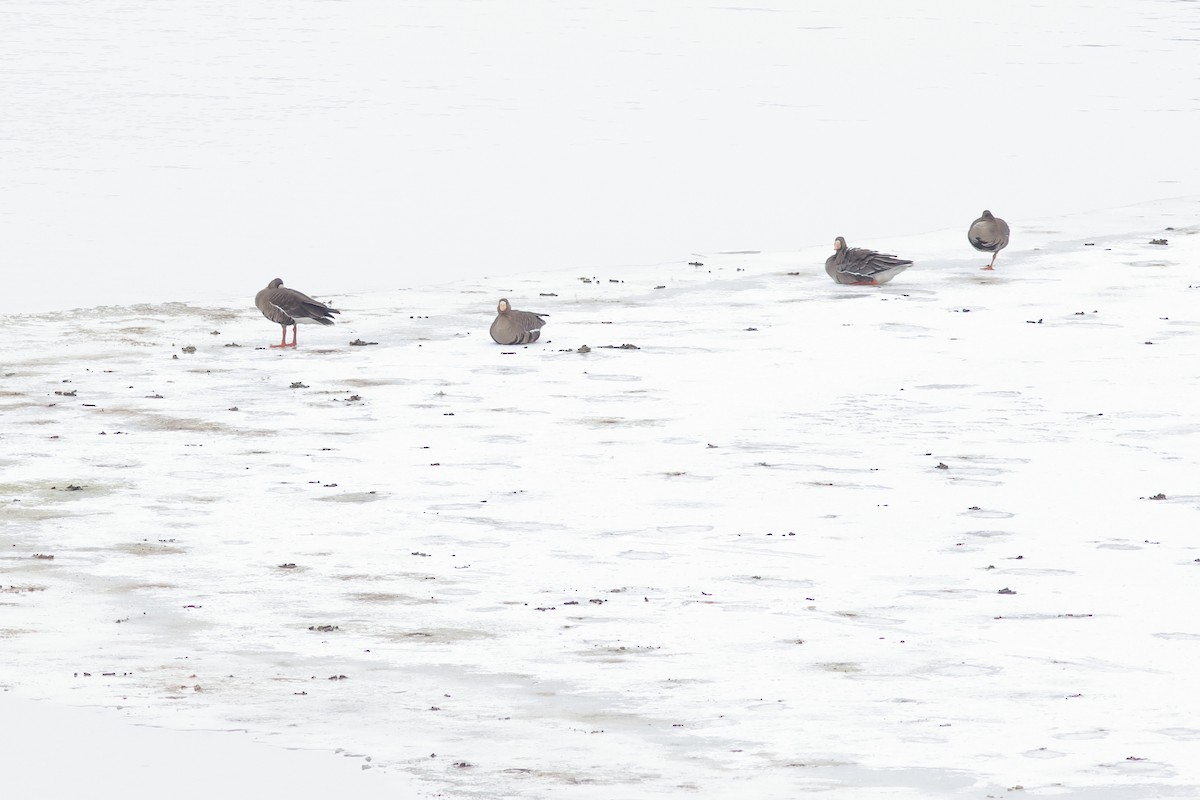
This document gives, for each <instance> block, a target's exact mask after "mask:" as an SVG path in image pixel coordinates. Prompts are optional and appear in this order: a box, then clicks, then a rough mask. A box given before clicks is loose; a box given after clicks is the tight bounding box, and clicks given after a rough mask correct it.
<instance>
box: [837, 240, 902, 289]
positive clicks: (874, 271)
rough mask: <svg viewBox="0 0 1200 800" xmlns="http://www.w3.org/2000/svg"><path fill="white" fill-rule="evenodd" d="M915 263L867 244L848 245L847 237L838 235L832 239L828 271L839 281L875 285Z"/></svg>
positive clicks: (884, 281)
mask: <svg viewBox="0 0 1200 800" xmlns="http://www.w3.org/2000/svg"><path fill="white" fill-rule="evenodd" d="M912 263H913V262H911V261H907V260H905V259H903V258H896V257H895V256H891V255H887V254H886V253H877V252H875V251H874V250H868V249H867V248H865V247H847V246H846V240H845V239H843V238H842V237H841V236H839V237H837V238H836V239H834V240H833V255H831V256H830V257H829V258H827V259H825V271H826V272H827V273H829V277H831V278H833V279H834V280H835V281H837V282H838V283H849V284H855V285H867V286H876V285H878V284H881V283H887V282H888V281H890V280H891V279H892V278H894V277H896V276H897V275H899V274H900V273H901V272H903V271H904V270H906V269H908V268H909V267H911V266H912Z"/></svg>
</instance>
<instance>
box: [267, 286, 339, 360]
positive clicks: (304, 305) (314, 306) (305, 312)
mask: <svg viewBox="0 0 1200 800" xmlns="http://www.w3.org/2000/svg"><path fill="white" fill-rule="evenodd" d="M254 305H256V306H258V310H259V311H261V312H262V313H263V316H264V317H266V318H267V319H269V320H271V322H274V323H276V324H278V325H281V326H283V338H282V340H281V341H280V342H279V344H273V345H271V347H295V346H296V323H297V322H315V323H318V324H320V325H332V324H333V315H334V314H340V313H342V312H341V311H338V310H337V309H336V308H330V307H329V306H327V305H325V304H324V303H322V302H321V301H320V300H314V299H312V298H311V297H309V296H308V295H306V294H305V293H304V292H297V291H296V290H295V289H288V288H287V287H285V286H284V285H283V281H282V280H281V279H279V278H276V279H275V280H273V281H271V282H270V283H268V284H267V288H265V289H263V290H262V291H260V292H259V293H258V294H256V295H255V296H254ZM288 325H291V326H292V341H291V342H289V341H288V340H287V326H288Z"/></svg>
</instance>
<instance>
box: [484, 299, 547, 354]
mask: <svg viewBox="0 0 1200 800" xmlns="http://www.w3.org/2000/svg"><path fill="white" fill-rule="evenodd" d="M496 312H497V313H496V319H495V320H493V321H492V328H491V330H489V331H488V333H490V334H491V335H492V341H494V342H495V343H496V344H508V345H513V344H529V343H530V342H536V341H537V340H538V336H540V335H541V333H542V332H541V330H540V329H541V327H542V326H543V325H545V324H546V320H544V319H542V317H543V316H545V315H543V314H534V313H533V312H532V311H515V310H513V307H512V306H510V305H509V304H508V298H506V297H505V298H501V299H500V303H499V304H498V305H497V306H496Z"/></svg>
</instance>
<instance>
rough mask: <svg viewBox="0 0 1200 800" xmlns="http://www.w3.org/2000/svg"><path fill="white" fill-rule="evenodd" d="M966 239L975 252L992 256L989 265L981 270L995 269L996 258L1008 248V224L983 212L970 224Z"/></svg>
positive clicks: (987, 212) (988, 212) (990, 213)
mask: <svg viewBox="0 0 1200 800" xmlns="http://www.w3.org/2000/svg"><path fill="white" fill-rule="evenodd" d="M967 239H969V240H970V241H971V246H972V247H974V248H975V249H976V250H980V251H982V252H984V253H991V254H992V261H991V263H990V264H988V265H987V266H986V267H982V269H995V267H996V256H997V255H999V253H1000V251H1001V250H1003V249H1004V248H1006V247H1008V223H1007V222H1005V221H1004V220H1002V219H1000V218H999V217H994V216H992V212H990V211H984V212H983V216H982V217H980V218H979V219H977V220H975V221H974V222H972V223H971V227H970V228H969V229H968V230H967Z"/></svg>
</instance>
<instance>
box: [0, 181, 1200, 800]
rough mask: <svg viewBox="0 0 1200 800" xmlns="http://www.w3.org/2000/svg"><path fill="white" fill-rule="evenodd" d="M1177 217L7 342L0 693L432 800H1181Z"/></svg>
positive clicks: (1181, 245)
mask: <svg viewBox="0 0 1200 800" xmlns="http://www.w3.org/2000/svg"><path fill="white" fill-rule="evenodd" d="M1198 210H1200V202H1198V201H1197V200H1195V199H1191V200H1178V201H1168V202H1161V203H1156V204H1150V205H1145V206H1139V207H1134V208H1124V209H1116V210H1114V211H1111V212H1106V213H1103V214H1088V215H1082V216H1079V217H1075V218H1067V219H1059V220H1046V221H1020V222H1016V221H1014V229H1015V230H1018V231H1020V238H1019V239H1017V238H1016V236H1014V242H1015V244H1014V245H1013V246H1012V247H1010V248H1009V250H1008V251H1006V256H1007V258H1006V260H1005V262H1003V263H1002V265H1001V267H1000V268H998V269H997V271H996V272H995V273H984V272H980V271H979V267H980V266H981V264H982V263H984V262H985V261H986V259H982V258H980V256H979V254H978V253H975V252H974V251H973V250H971V249H970V247H969V245H968V244H967V243H966V242H965V236H964V234H963V231H961V230H952V231H950V230H948V231H943V232H939V233H934V234H927V235H923V236H917V237H911V238H900V239H893V240H888V242H887V247H888V248H889V249H894V250H897V251H900V252H903V253H906V254H908V255H910V256H912V257H914V258H916V260H917V264H916V266H914V267H913V268H912V269H910V270H908V271H907V272H906V273H905V274H904V275H903V276H902V279H897V280H896V281H894V282H893V283H892V284H889V285H888V286H885V287H877V288H876V287H842V286H837V285H835V284H833V283H832V282H830V281H829V280H828V278H827V277H826V276H825V275H824V269H823V259H824V256H825V255H826V250H827V248H814V249H812V250H811V251H802V252H799V253H775V254H771V253H741V254H725V255H722V254H706V255H704V256H703V257H702V259H701V260H702V262H703V266H699V267H697V266H691V265H688V264H686V263H684V262H682V261H680V262H678V263H675V264H671V265H666V266H663V267H657V268H647V269H643V270H626V271H621V272H612V273H605V274H596V275H587V276H580V275H574V274H569V273H542V274H531V275H525V276H517V277H512V278H509V279H502V280H501V279H498V280H486V281H478V282H471V281H467V282H460V283H456V284H452V285H447V286H443V287H434V288H428V289H418V290H406V291H392V292H384V293H378V292H376V293H370V294H362V295H353V294H331V293H322V292H320V291H319V287H308V288H311V289H313V290H314V291H313V292H312V294H313V295H314V296H315V297H318V298H319V299H321V300H327V301H331V302H332V304H334V305H335V306H337V307H339V308H341V309H343V315H342V320H341V321H340V322H339V324H338V325H336V326H335V327H331V328H315V327H310V328H308V329H306V330H307V331H308V336H307V337H306V340H305V342H303V343H302V344H301V346H300V347H299V348H298V349H297V350H296V351H294V352H280V351H271V350H267V349H263V348H264V347H265V345H267V344H270V343H273V342H274V341H275V337H276V336H277V331H276V327H277V326H275V325H273V324H272V323H270V322H269V321H267V320H265V319H263V318H262V316H261V315H260V314H258V312H257V311H256V310H255V309H254V308H253V307H250V306H249V301H248V299H241V300H239V299H238V298H229V299H228V300H227V301H226V302H224V303H220V304H217V305H214V306H211V307H197V306H189V305H186V304H182V303H168V304H159V305H146V306H136V307H125V308H116V307H108V308H98V309H91V310H83V311H76V312H64V313H52V314H45V315H37V316H24V317H10V318H8V319H7V320H5V322H4V323H3V335H4V340H5V342H6V346H7V347H8V348H9V349H8V353H9V355H8V356H7V357H6V363H5V365H4V382H5V383H4V386H5V388H4V392H5V394H4V409H3V413H4V419H5V421H6V425H5V429H4V432H3V442H4V453H5V462H6V463H5V474H6V475H8V476H9V477H8V478H7V479H6V481H5V484H4V486H3V490H4V497H3V500H4V513H3V521H4V527H3V535H4V542H5V545H6V546H5V551H6V552H5V554H4V560H3V562H2V564H3V570H4V573H3V585H4V594H3V596H2V597H3V601H4V604H3V606H0V608H2V612H0V613H2V614H3V617H2V618H0V619H2V625H0V627H2V630H3V632H4V641H5V642H7V643H8V644H9V645H10V646H8V647H6V648H5V649H4V651H3V653H4V661H5V670H4V673H5V675H6V676H7V679H6V682H7V683H8V684H9V685H10V686H11V687H12V688H13V689H14V690H16V691H17V692H19V693H20V694H21V695H24V696H28V697H37V698H47V699H55V700H59V701H67V702H70V703H71V704H82V705H101V706H119V707H121V708H122V709H123V713H124V714H125V715H127V716H128V717H130V718H131V719H133V720H137V721H139V722H148V723H153V724H158V725H166V726H169V727H173V728H205V729H239V730H247V731H249V732H250V733H251V734H252V735H253V736H254V737H255V738H256V739H261V740H263V741H268V742H271V743H274V744H279V745H285V746H289V747H306V748H324V749H327V750H333V749H335V748H343V749H344V750H346V751H348V752H351V753H355V754H360V755H361V756H363V757H365V756H368V755H369V756H370V757H371V761H370V762H369V765H370V766H371V767H373V771H375V772H380V771H383V772H387V773H394V774H395V775H397V776H403V777H404V778H405V779H406V780H410V781H411V782H412V785H413V787H414V788H413V789H412V793H411V796H432V795H433V794H435V793H438V792H440V793H442V794H443V795H444V796H475V795H481V794H482V795H484V796H505V797H549V796H567V797H587V798H592V797H595V798H601V797H606V798H607V797H654V796H669V795H674V794H678V793H681V792H696V793H700V794H703V795H705V796H718V797H726V796H728V797H732V796H747V795H748V794H753V795H754V796H756V797H769V798H776V797H778V798H784V797H794V796H795V795H796V794H797V792H801V791H809V790H817V789H821V790H825V791H828V792H830V793H832V795H833V796H845V797H869V796H880V797H885V796H886V797H914V798H915V797H929V796H986V794H989V793H990V794H993V795H997V794H998V793H1003V792H1004V790H1005V789H1007V788H1010V787H1012V786H1015V785H1021V786H1024V787H1025V790H1026V791H1027V792H1030V793H1035V794H1036V793H1041V794H1045V795H1046V796H1051V795H1057V796H1067V797H1072V796H1077V797H1096V796H1106V797H1151V796H1153V797H1185V796H1188V795H1190V794H1194V793H1195V791H1196V790H1197V787H1198V786H1200V775H1198V774H1197V767H1196V765H1195V763H1196V762H1195V759H1194V758H1192V757H1191V751H1192V749H1194V746H1195V740H1196V739H1197V738H1198V737H1200V728H1197V727H1196V725H1195V719H1196V716H1197V712H1198V711H1200V709H1198V708H1197V707H1196V700H1195V697H1194V693H1193V692H1192V691H1191V686H1192V682H1193V677H1192V676H1193V670H1192V664H1193V663H1194V659H1195V657H1196V648H1197V646H1200V631H1198V630H1197V629H1196V626H1195V621H1194V615H1193V614H1192V609H1191V603H1190V602H1189V601H1188V598H1190V597H1191V596H1193V592H1194V586H1195V575H1196V570H1197V569H1200V566H1198V565H1197V562H1196V559H1197V557H1198V556H1200V552H1198V551H1200V548H1198V547H1197V543H1196V539H1195V530H1196V520H1197V511H1198V510H1200V495H1197V494H1196V486H1197V485H1200V484H1198V483H1197V477H1198V476H1200V471H1198V470H1197V460H1198V456H1200V442H1198V441H1197V438H1198V433H1200V427H1198V426H1197V424H1196V423H1195V421H1194V420H1193V419H1192V418H1191V414H1190V411H1189V410H1188V409H1189V408H1190V407H1191V403H1190V402H1189V401H1188V398H1194V397H1195V396H1196V390H1197V380H1198V376H1197V372H1196V367H1195V365H1196V364H1197V363H1200V361H1198V360H1197V356H1200V339H1198V338H1197V330H1198V329H1200V318H1198V317H1197V315H1196V312H1195V298H1196V297H1197V296H1200V294H1197V293H1200V288H1196V287H1197V286H1198V285H1200V284H1197V283H1196V282H1195V281H1196V279H1195V277H1194V276H1193V275H1192V268H1193V266H1194V265H1195V264H1196V263H1197V256H1200V237H1197V236H1196V235H1195V234H1196V232H1197V231H1200V226H1197V224H1196V218H1197V211H1198ZM968 221H969V220H968ZM1166 228H1173V229H1174V230H1169V231H1168V230H1165V229H1166ZM1160 236H1161V237H1164V238H1167V239H1168V244H1167V245H1165V246H1163V245H1154V244H1150V240H1151V239H1152V238H1156V237H1160ZM863 244H864V245H871V246H874V245H881V243H878V242H863ZM585 278H586V280H584V279H585ZM659 286H661V287H663V288H656V287H659ZM501 295H504V296H508V297H510V298H521V300H520V303H521V306H522V307H525V308H529V309H530V310H537V311H539V312H545V313H547V314H549V317H548V319H549V322H548V324H547V326H546V328H544V329H543V333H544V336H545V341H544V342H541V343H538V344H537V345H533V346H529V347H517V348H509V347H502V346H498V345H495V344H493V343H492V342H491V341H490V339H489V338H488V336H487V326H488V325H489V324H490V321H491V319H492V317H493V315H494V308H495V300H496V298H497V297H499V296H501ZM517 302H518V301H517V300H515V299H514V304H516V303H517ZM70 332H73V333H70ZM68 333H70V335H66V334H68ZM355 339H361V340H363V341H369V342H378V344H376V345H368V346H353V347H352V346H349V345H348V342H350V341H352V340H355ZM585 344H586V345H588V346H589V349H590V352H579V349H580V348H581V346H582V345H585ZM626 344H629V345H633V346H634V348H636V349H634V348H622V347H621V345H626ZM235 345H237V346H235ZM191 347H194V348H195V351H194V352H190V351H189V352H185V351H184V349H185V348H191ZM942 465H944V468H942ZM17 475H19V476H20V477H19V478H17V477H15V476H17ZM76 487H77V488H76ZM1160 494H1161V495H1162V497H1161V498H1160V499H1155V498H1156V497H1158V496H1159V495H1160ZM51 556H52V558H50V557H51ZM1100 789H1106V790H1107V791H1108V794H1103V795H1100V794H1096V793H1095V792H1097V791H1099V790H1100Z"/></svg>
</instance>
